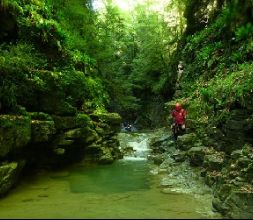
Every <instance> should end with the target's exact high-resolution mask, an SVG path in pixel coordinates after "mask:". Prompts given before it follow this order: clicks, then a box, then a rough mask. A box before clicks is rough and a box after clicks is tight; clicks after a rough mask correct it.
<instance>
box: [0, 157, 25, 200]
mask: <svg viewBox="0 0 253 220" xmlns="http://www.w3.org/2000/svg"><path fill="white" fill-rule="evenodd" d="M24 165H25V161H20V162H10V163H3V164H1V165H0V196H3V195H4V194H6V193H7V192H8V191H9V190H10V188H11V187H12V186H13V185H14V184H15V183H16V181H17V179H18V177H19V174H20V171H21V170H22V168H23V167H24Z"/></svg>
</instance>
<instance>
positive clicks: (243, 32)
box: [235, 23, 253, 41]
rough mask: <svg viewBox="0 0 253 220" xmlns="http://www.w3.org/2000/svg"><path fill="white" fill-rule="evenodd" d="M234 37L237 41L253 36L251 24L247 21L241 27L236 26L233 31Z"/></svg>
mask: <svg viewBox="0 0 253 220" xmlns="http://www.w3.org/2000/svg"><path fill="white" fill-rule="evenodd" d="M235 37H236V40H237V41H240V40H245V39H247V38H249V37H251V38H252V37H253V24H252V23H247V24H246V25H243V26H241V27H238V28H237V29H236V31H235Z"/></svg>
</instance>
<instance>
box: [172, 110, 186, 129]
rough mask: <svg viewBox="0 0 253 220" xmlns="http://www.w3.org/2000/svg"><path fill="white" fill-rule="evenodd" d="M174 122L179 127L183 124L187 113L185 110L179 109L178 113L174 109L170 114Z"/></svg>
mask: <svg viewBox="0 0 253 220" xmlns="http://www.w3.org/2000/svg"><path fill="white" fill-rule="evenodd" d="M171 115H172V117H173V119H174V122H175V123H177V124H179V125H183V124H185V117H186V115H187V112H186V110H185V109H183V108H182V109H180V110H179V111H177V110H176V109H174V110H173V111H172V113H171Z"/></svg>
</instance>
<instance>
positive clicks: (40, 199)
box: [0, 133, 219, 219]
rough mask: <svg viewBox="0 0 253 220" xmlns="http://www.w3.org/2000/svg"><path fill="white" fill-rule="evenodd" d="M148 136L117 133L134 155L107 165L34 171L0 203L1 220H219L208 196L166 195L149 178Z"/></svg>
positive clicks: (151, 167)
mask: <svg viewBox="0 0 253 220" xmlns="http://www.w3.org/2000/svg"><path fill="white" fill-rule="evenodd" d="M148 140H149V134H141V133H139V134H126V135H124V134H121V136H120V142H121V145H127V144H129V146H131V147H133V149H134V152H135V154H133V155H128V156H127V155H126V156H125V157H124V158H123V159H121V160H118V161H116V162H115V163H113V164H108V165H96V164H89V163H87V162H80V163H77V164H74V165H71V166H69V167H66V168H64V170H57V171H56V170H55V171H46V170H38V171H36V172H35V173H34V174H33V175H29V176H26V177H24V178H23V179H22V181H21V182H20V183H19V184H18V186H17V187H16V188H14V189H13V190H11V191H10V193H9V194H8V195H7V196H6V197H5V198H2V199H1V200H0V218H19V219H20V218H35V219H36V218H54V219H57V218H62V219H63V218H77V219H78V218H80V219H81V218H92V219H96V218H119V219H125V218H127V219H129V218H138V219H144V218H146V219H154V218H162V219H168V218H176V219H179V218H181V219H182V218H187V219H189V218H202V219H203V218H219V216H218V215H217V213H213V212H212V205H211V199H212V197H211V194H210V195H202V196H200V195H194V194H191V193H184V192H177V191H175V190H173V188H172V189H171V191H169V192H168V191H166V193H164V192H163V191H164V189H163V188H162V187H161V178H162V175H159V174H156V175H154V172H152V171H154V170H155V169H156V167H155V165H154V164H152V162H151V161H149V160H147V159H146V157H147V155H148V154H149V148H148Z"/></svg>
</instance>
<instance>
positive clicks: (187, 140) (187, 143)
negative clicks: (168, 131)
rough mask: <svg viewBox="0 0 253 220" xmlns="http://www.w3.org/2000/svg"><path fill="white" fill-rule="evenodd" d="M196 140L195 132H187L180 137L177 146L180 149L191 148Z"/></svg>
mask: <svg viewBox="0 0 253 220" xmlns="http://www.w3.org/2000/svg"><path fill="white" fill-rule="evenodd" d="M195 141H196V134H195V133H190V134H185V135H182V136H179V137H178V139H177V147H178V148H179V149H180V150H189V149H190V148H191V147H192V146H193V144H194V142H195Z"/></svg>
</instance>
